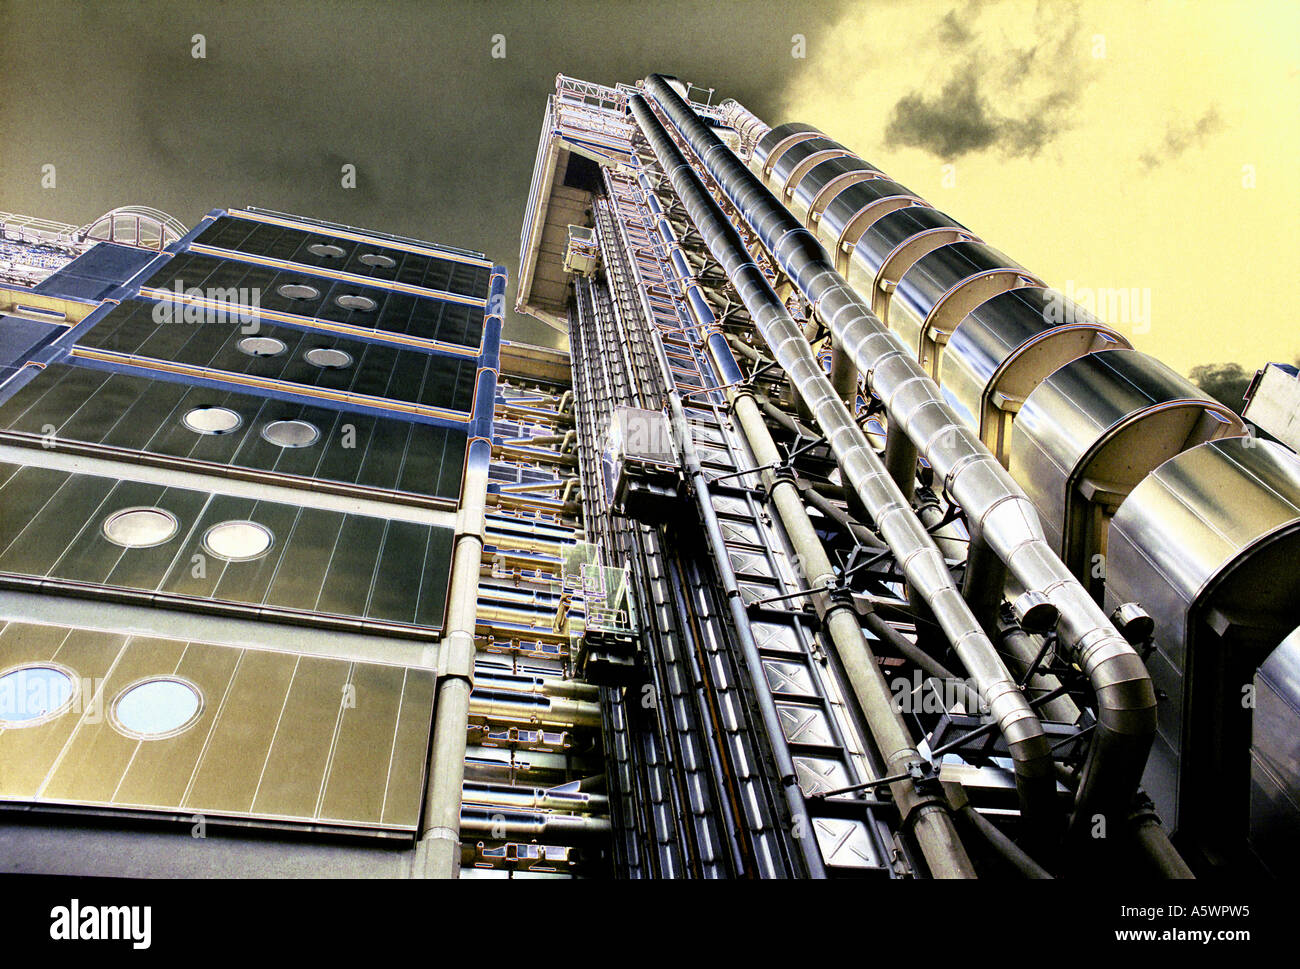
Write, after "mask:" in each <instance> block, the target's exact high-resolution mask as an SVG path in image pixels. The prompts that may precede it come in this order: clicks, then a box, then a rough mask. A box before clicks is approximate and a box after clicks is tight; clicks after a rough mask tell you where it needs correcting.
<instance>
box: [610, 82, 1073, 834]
mask: <svg viewBox="0 0 1300 969" xmlns="http://www.w3.org/2000/svg"><path fill="white" fill-rule="evenodd" d="M652 80H653V79H652ZM662 86H663V87H665V89H667V90H671V89H668V88H667V86H666V85H662ZM657 93H658V92H657V91H656V94H657ZM678 103H679V104H681V105H682V107H683V108H684V109H685V111H686V112H687V113H688V114H689V115H690V116H691V117H692V118H695V120H696V122H697V123H698V122H699V119H698V118H697V117H696V116H695V114H694V112H692V111H691V110H690V108H689V107H686V106H685V104H684V102H681V101H680V99H678ZM630 104H631V108H632V111H633V114H634V115H635V116H636V119H637V121H638V123H639V124H640V125H641V129H642V131H643V132H644V133H645V135H646V137H647V139H648V140H649V142H650V145H651V147H652V148H653V150H654V152H655V155H656V157H657V158H658V159H659V162H660V165H661V166H662V167H663V169H664V171H665V172H666V173H667V175H668V177H669V180H670V181H671V182H672V184H673V187H674V189H676V191H677V194H678V197H679V198H680V199H681V200H682V204H683V206H684V207H685V209H686V211H687V214H688V216H689V217H690V219H691V221H692V223H693V224H694V226H695V227H696V229H697V230H698V231H699V233H700V235H701V237H702V238H703V239H704V241H705V244H706V245H707V246H708V247H709V250H710V252H712V254H713V256H714V258H716V259H717V260H718V262H719V263H721V264H722V267H723V269H724V270H725V271H726V273H727V278H728V279H729V280H730V281H731V284H732V286H734V287H735V289H736V291H737V293H738V294H739V295H740V298H741V301H742V302H743V303H744V304H745V308H746V309H747V310H748V311H749V314H750V316H751V317H752V318H753V320H754V323H755V326H756V328H757V330H758V332H759V334H760V335H761V336H762V337H763V339H764V341H765V342H766V343H767V345H768V348H769V350H770V351H771V353H772V355H773V357H774V359H775V360H776V361H777V362H778V363H779V364H780V365H781V366H782V368H783V369H784V370H785V371H786V374H787V375H788V377H789V379H790V381H791V383H792V384H793V385H794V387H795V388H797V390H798V392H799V395H800V396H801V397H802V398H803V400H804V402H805V403H806V404H807V406H808V409H809V410H810V412H811V413H812V415H813V417H814V419H815V420H816V422H817V425H818V426H819V427H820V428H821V430H822V433H823V434H825V436H826V439H827V442H828V443H829V444H830V447H831V450H832V451H833V452H834V453H835V456H836V459H837V461H838V462H839V465H840V470H841V472H842V473H843V475H844V477H845V480H846V481H847V482H848V483H849V484H850V485H851V486H852V487H853V489H854V491H855V492H856V494H857V495H858V497H859V498H860V499H861V501H862V503H863V505H864V506H865V507H866V509H867V511H868V512H869V513H870V514H871V516H872V519H873V521H874V522H875V524H876V527H877V528H878V529H879V531H880V534H881V537H882V538H884V540H885V542H886V544H887V545H889V547H890V549H891V550H892V551H893V553H894V555H895V556H896V558H897V560H898V564H899V568H900V569H901V570H902V571H903V573H904V575H906V576H907V579H908V581H909V582H910V583H911V584H912V585H913V586H914V587H915V588H916V590H917V591H918V592H919V593H920V594H921V596H922V597H923V598H924V599H925V602H926V604H927V605H928V606H929V607H930V609H931V611H932V612H933V613H934V615H935V618H936V620H937V621H938V623H939V625H940V627H941V628H942V629H943V632H944V634H945V635H946V636H947V637H948V641H949V642H950V643H952V645H953V648H954V649H955V650H956V652H957V655H958V656H959V657H960V658H961V661H962V663H963V664H964V665H965V667H966V669H967V670H969V671H970V673H971V676H972V678H973V679H974V680H975V682H976V683H977V684H979V689H980V693H981V696H982V697H983V699H984V701H985V704H986V705H987V707H988V709H989V710H990V712H991V714H992V716H993V718H994V719H995V720H996V721H997V722H998V724H999V726H1000V727H1001V729H1002V733H1003V736H1004V738H1005V739H1006V743H1007V748H1008V750H1009V751H1010V754H1011V757H1012V760H1013V763H1014V767H1015V773H1016V787H1017V791H1018V792H1019V794H1020V796H1021V804H1022V808H1023V810H1024V811H1025V813H1026V815H1027V816H1028V817H1029V818H1030V819H1031V820H1032V821H1035V822H1045V819H1046V818H1047V817H1048V815H1050V813H1051V809H1052V806H1053V801H1054V799H1055V781H1054V776H1053V771H1052V760H1051V752H1050V750H1049V747H1048V743H1047V737H1046V734H1045V733H1044V732H1043V726H1042V723H1041V722H1040V721H1039V719H1038V716H1037V715H1036V714H1035V713H1034V711H1033V710H1032V708H1031V707H1030V706H1029V703H1028V701H1027V700H1026V699H1025V697H1024V695H1023V694H1022V693H1021V692H1020V690H1019V689H1018V687H1017V686H1016V683H1015V681H1014V680H1013V679H1012V678H1011V675H1010V674H1009V673H1008V672H1007V669H1006V667H1005V666H1004V665H1003V663H1002V660H1001V658H1000V657H999V656H998V654H997V651H996V650H994V648H993V646H992V644H991V643H990V642H989V639H988V637H987V636H986V635H985V634H984V631H983V629H981V628H980V625H979V623H978V622H977V621H976V620H975V617H974V616H973V615H971V613H970V610H969V609H968V608H967V607H966V603H965V601H964V600H963V599H962V597H961V593H960V592H959V591H958V590H957V587H956V585H955V584H954V583H953V580H952V576H951V575H950V574H949V572H948V567H947V563H946V562H945V561H944V558H943V555H942V553H940V551H939V549H938V548H937V547H936V546H935V544H934V541H933V540H932V539H931V537H930V535H929V533H928V532H927V531H926V529H925V526H924V525H922V524H921V522H920V521H919V520H918V519H917V517H916V516H915V515H914V514H913V513H912V509H911V506H910V504H909V502H908V501H907V499H906V498H905V497H904V496H903V494H902V493H901V492H900V491H899V488H898V486H897V485H896V484H895V483H894V482H893V480H891V478H890V477H889V474H888V473H887V472H886V470H885V468H884V466H883V464H882V463H881V461H880V459H879V458H878V457H877V456H876V453H875V451H874V450H872V448H871V445H870V443H869V442H868V441H867V439H866V436H865V435H864V434H863V432H862V430H861V429H860V428H859V427H858V426H857V424H856V423H855V422H854V420H853V416H852V415H851V414H850V413H849V412H848V410H847V409H846V408H845V406H844V403H843V401H841V400H840V398H839V396H838V395H837V394H836V393H835V390H834V388H833V387H832V386H831V384H830V381H829V380H828V379H827V378H826V375H825V372H824V371H823V370H822V368H821V365H820V364H819V363H818V362H817V359H816V357H815V356H814V355H813V353H812V350H811V349H810V348H809V346H808V341H807V340H806V339H805V337H804V335H803V333H802V331H801V330H800V328H799V326H798V324H796V323H795V321H794V320H793V319H792V318H791V317H790V314H789V312H787V310H786V309H785V306H784V304H783V302H782V301H781V299H780V297H778V296H777V294H776V293H775V292H774V291H773V289H772V287H771V286H770V285H769V284H768V281H767V278H766V277H765V276H764V275H763V273H762V271H761V270H760V269H759V268H758V266H757V265H756V264H755V263H754V260H753V258H752V257H751V255H750V254H749V252H748V250H747V249H746V248H745V245H744V242H743V241H742V240H741V238H740V235H739V234H738V233H737V231H736V229H735V228H734V227H733V226H732V225H731V223H730V222H729V221H728V220H727V219H726V217H725V215H724V214H723V212H722V210H721V209H720V208H719V206H718V204H717V202H716V201H714V199H713V197H712V196H710V195H709V193H708V191H707V190H706V189H705V188H704V185H703V184H702V183H701V181H700V179H699V176H698V175H697V174H696V173H695V172H694V170H693V169H692V168H691V167H690V166H689V165H688V164H687V163H686V160H685V159H684V158H683V157H682V155H681V153H680V152H679V151H678V150H677V147H676V146H675V145H674V144H673V142H672V140H671V139H670V138H669V136H668V133H667V131H666V130H665V129H664V128H663V126H662V125H661V124H660V123H659V121H658V119H657V118H656V117H655V116H654V113H653V112H652V111H651V110H650V107H649V105H648V104H647V103H646V102H645V101H644V99H642V98H641V97H639V96H635V97H633V98H632V99H631V101H630ZM709 136H710V137H711V138H713V139H714V141H715V142H717V147H719V148H721V149H722V150H723V151H726V152H727V154H728V156H729V157H731V158H732V159H733V160H735V156H734V155H731V153H730V150H729V149H727V148H726V146H725V145H723V144H722V143H721V142H718V141H717V138H716V136H714V135H712V134H711V133H710V135H709ZM736 164H739V162H738V161H737V162H736ZM773 204H774V205H775V204H776V203H775V200H773ZM782 211H784V210H782ZM748 406H750V407H753V408H754V410H755V413H756V412H757V405H755V404H754V403H753V401H752V399H751V400H749V402H748ZM776 460H778V459H777V458H774V459H773V460H772V461H764V462H762V463H775V461H776ZM783 493H785V494H789V495H790V498H791V500H793V501H794V502H796V503H797V504H798V505H799V508H800V509H802V507H803V506H802V502H801V501H799V495H798V491H797V489H795V488H794V486H793V483H791V485H790V488H789V490H788V491H784V492H783ZM773 498H774V500H776V498H777V496H776V494H774V495H773ZM783 517H784V516H783ZM804 519H805V521H806V514H805V516H804ZM808 528H809V530H811V525H809V526H808ZM814 543H815V544H817V547H818V548H819V549H820V543H819V542H816V539H815V533H814ZM834 581H835V576H834V574H833V573H830V574H828V575H827V576H825V577H824V578H823V577H817V578H816V579H814V577H813V576H811V575H810V576H809V582H810V583H813V584H817V583H818V582H820V583H821V584H826V585H829V584H833V583H834ZM854 626H855V628H856V627H857V623H856V619H854ZM858 637H859V639H860V638H861V631H860V629H859V630H858Z"/></svg>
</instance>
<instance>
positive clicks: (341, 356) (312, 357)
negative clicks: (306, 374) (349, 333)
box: [304, 347, 352, 370]
mask: <svg viewBox="0 0 1300 969" xmlns="http://www.w3.org/2000/svg"><path fill="white" fill-rule="evenodd" d="M304 356H305V358H306V360H307V362H308V363H310V364H311V365H312V366H313V367H320V368H321V369H322V370H342V369H343V368H344V367H350V366H352V354H350V353H345V352H344V351H342V350H334V349H332V348H330V347H317V348H316V349H315V350H308V351H307V352H306V354H304Z"/></svg>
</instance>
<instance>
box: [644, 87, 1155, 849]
mask: <svg viewBox="0 0 1300 969" xmlns="http://www.w3.org/2000/svg"><path fill="white" fill-rule="evenodd" d="M645 86H646V89H647V90H648V91H649V93H650V94H651V95H652V96H653V97H654V98H655V100H656V101H657V102H658V103H659V105H660V106H661V107H662V109H663V110H664V112H665V114H666V115H667V116H668V118H669V119H670V120H671V122H672V123H673V125H674V126H675V127H676V128H677V129H678V131H679V132H680V133H681V135H682V137H683V138H684V140H685V141H686V142H687V143H688V144H689V145H690V147H691V149H692V151H694V153H695V154H696V155H697V156H698V157H699V158H700V160H701V162H702V163H703V165H704V167H705V168H706V169H707V170H708V172H709V174H710V175H711V176H712V177H713V178H714V180H715V181H716V182H717V183H718V185H719V186H721V188H722V191H723V193H724V194H725V195H726V196H727V198H728V199H729V200H730V201H731V202H732V204H733V205H735V207H736V208H737V210H738V211H739V212H740V213H741V216H742V217H743V218H744V219H745V221H746V222H747V223H748V225H749V227H750V228H752V229H753V230H754V231H755V233H756V234H757V235H758V238H759V239H760V241H761V242H762V243H763V244H764V246H766V247H767V249H768V250H769V251H770V252H771V253H772V255H773V256H774V258H775V259H776V261H777V263H778V265H779V266H780V267H781V269H782V270H783V271H784V272H785V273H786V275H787V276H789V277H790V279H791V280H792V281H793V282H794V284H795V286H796V287H797V288H798V290H799V292H800V293H801V294H802V295H803V296H804V298H806V299H807V300H808V301H809V302H810V303H811V304H812V306H813V310H814V313H815V314H816V316H817V317H818V318H819V319H820V320H821V321H822V322H823V323H825V324H826V326H827V327H828V328H829V329H830V331H831V334H832V337H833V339H836V340H838V341H839V342H840V344H841V345H842V346H843V347H844V348H845V349H846V350H847V351H848V352H849V353H850V354H851V355H852V356H853V358H854V360H855V362H856V363H857V365H858V368H859V370H860V371H862V372H863V373H864V374H866V375H867V379H868V382H869V384H870V386H871V389H872V390H873V391H874V392H875V393H876V394H877V395H878V396H879V397H880V399H881V400H882V401H883V402H884V404H885V407H886V409H887V411H888V414H889V418H890V421H891V423H892V424H894V425H895V426H899V427H901V428H902V429H903V430H904V431H905V432H906V434H907V436H908V437H909V438H910V439H911V440H912V441H913V442H914V443H915V444H916V445H917V447H918V449H919V450H920V452H921V453H922V454H923V455H924V456H925V457H926V459H927V460H928V461H929V462H930V465H931V466H932V467H933V469H934V472H935V476H936V478H938V479H939V480H941V481H943V482H944V486H945V488H946V489H947V491H948V493H949V494H950V495H952V497H953V499H954V500H955V501H956V502H957V503H958V504H960V505H961V506H962V508H963V510H964V511H965V513H966V516H967V521H968V522H969V523H970V525H971V530H972V532H975V533H977V534H979V535H980V536H981V538H982V539H983V540H985V541H987V543H988V545H989V548H990V549H991V550H992V551H993V552H994V553H995V554H996V555H997V557H998V558H999V559H1001V560H1002V561H1003V562H1004V563H1005V564H1006V566H1007V568H1008V570H1009V571H1010V573H1011V574H1012V575H1013V576H1014V578H1015V579H1016V580H1017V581H1018V582H1019V584H1020V585H1021V586H1023V588H1024V589H1025V590H1027V591H1028V592H1030V593H1038V594H1039V595H1041V596H1043V597H1045V598H1046V599H1047V600H1048V601H1049V602H1050V603H1051V604H1052V605H1053V606H1054V607H1055V608H1056V611H1057V614H1058V617H1059V618H1058V624H1057V628H1058V630H1059V633H1060V636H1061V640H1062V642H1063V644H1064V645H1065V646H1066V648H1067V649H1068V651H1069V653H1070V655H1071V658H1072V659H1074V660H1075V661H1076V662H1077V663H1078V664H1079V665H1080V667H1081V668H1082V669H1083V670H1084V672H1085V673H1086V674H1087V676H1088V678H1089V681H1090V682H1091V684H1092V686H1093V689H1094V691H1095V693H1096V696H1097V710H1098V724H1097V729H1096V731H1095V734H1094V739H1093V742H1092V744H1091V745H1090V748H1089V757H1088V761H1087V763H1086V764H1085V767H1084V771H1083V776H1082V779H1081V783H1080V785H1079V791H1078V795H1077V799H1076V804H1075V814H1074V819H1073V821H1074V824H1075V825H1076V826H1086V825H1087V824H1089V822H1090V819H1091V816H1092V815H1093V814H1094V813H1096V812H1100V813H1104V814H1107V815H1113V816H1114V820H1115V821H1116V822H1117V823H1122V812H1123V811H1124V810H1125V809H1126V808H1127V805H1128V802H1129V799H1130V797H1131V796H1132V794H1133V792H1134V791H1135V790H1136V789H1137V785H1138V782H1139V780H1140V779H1141V776H1142V771H1143V768H1144V766H1145V763H1146V757H1147V753H1148V751H1149V749H1150V745H1151V741H1152V738H1153V737H1154V734H1155V726H1156V699H1155V691H1154V689H1153V687H1152V685H1151V680H1150V677H1149V676H1148V675H1147V671H1146V667H1145V665H1144V664H1143V663H1142V660H1141V659H1140V658H1139V657H1138V655H1137V653H1136V652H1134V650H1133V648H1132V647H1131V646H1130V645H1129V644H1128V642H1127V641H1126V640H1125V639H1124V638H1123V637H1122V636H1121V635H1120V634H1119V633H1118V632H1116V631H1115V629H1114V627H1113V626H1112V625H1111V624H1110V622H1109V620H1107V618H1106V616H1105V614H1104V613H1103V612H1102V611H1101V609H1100V608H1099V607H1098V606H1097V604H1096V603H1095V602H1094V601H1093V600H1092V598H1091V597H1090V596H1089V595H1088V593H1087V592H1086V591H1085V590H1084V588H1083V587H1082V586H1081V585H1080V584H1079V582H1078V581H1077V580H1076V579H1075V577H1074V576H1073V575H1072V574H1071V573H1070V572H1069V570H1068V569H1067V568H1066V567H1065V566H1064V564H1062V562H1061V561H1060V559H1059V558H1057V556H1056V555H1055V554H1054V553H1053V552H1052V550H1051V548H1050V547H1049V546H1048V544H1047V542H1046V541H1045V539H1044V536H1043V532H1042V526H1041V524H1040V523H1039V521H1038V516H1037V514H1036V512H1035V510H1034V507H1033V505H1032V504H1031V503H1030V501H1029V499H1028V498H1027V497H1026V496H1025V494H1024V492H1023V491H1022V490H1021V489H1020V487H1019V486H1018V485H1017V484H1016V482H1015V481H1014V480H1013V479H1012V478H1011V476H1010V475H1009V474H1008V473H1007V472H1006V470H1005V469H1004V468H1003V467H1002V466H1001V464H1000V463H999V462H998V461H997V459H996V458H995V457H994V456H993V455H992V454H991V453H990V452H989V451H988V449H987V448H986V447H985V446H984V444H983V443H982V442H981V441H980V440H979V438H978V437H977V436H976V435H975V434H974V433H973V432H971V430H970V429H969V428H968V427H967V426H966V425H965V424H964V423H963V422H962V420H961V419H960V418H959V417H958V416H957V415H956V414H955V413H953V411H952V409H951V408H950V407H949V406H948V404H947V403H946V402H945V401H944V399H943V397H942V395H941V393H940V391H939V388H938V386H937V385H936V384H935V383H934V381H933V380H931V379H930V377H929V375H928V374H927V373H926V371H925V370H924V369H923V368H922V367H921V365H920V364H919V363H918V362H917V361H916V360H915V359H914V358H913V357H912V355H911V354H910V353H909V352H908V350H907V348H906V347H905V346H904V344H903V342H902V341H901V340H900V339H899V338H898V336H897V335H896V334H894V333H892V332H890V331H889V330H888V329H887V328H886V327H885V325H884V324H883V323H882V322H881V321H880V320H879V319H878V318H877V317H876V316H875V314H874V313H872V311H871V309H870V307H869V306H868V305H867V304H866V303H865V302H864V301H863V300H862V299H861V298H860V297H859V296H858V294H857V293H856V292H854V290H853V289H852V288H851V287H850V286H849V285H848V283H847V282H846V281H845V280H844V278H843V277H842V276H841V275H840V274H839V273H838V272H836V271H835V268H834V265H833V264H832V262H831V261H830V259H829V257H828V256H827V254H826V252H825V250H824V249H823V248H822V246H821V244H820V243H819V242H818V241H817V240H816V238H814V237H813V235H812V234H811V233H810V232H809V231H808V230H807V229H805V228H803V226H801V225H800V224H799V222H798V220H797V219H795V217H794V216H793V215H792V214H791V213H790V212H789V211H788V210H787V209H786V208H785V206H783V205H782V204H781V203H780V202H779V201H778V200H777V199H776V198H775V197H774V196H773V195H772V193H771V192H770V191H769V190H768V189H767V188H766V187H765V186H764V185H763V184H762V182H761V181H759V179H758V177H757V176H755V175H754V174H753V173H752V172H750V171H749V169H748V168H746V167H745V165H744V164H743V163H742V162H741V161H740V160H739V159H738V158H737V157H736V156H735V154H734V153H733V152H732V151H731V149H729V148H728V147H727V146H726V145H725V144H723V142H722V141H721V140H720V139H719V138H718V137H717V135H715V134H714V133H713V131H712V130H711V129H710V128H709V127H708V126H707V125H706V124H704V122H703V121H701V119H700V118H699V116H697V115H696V114H695V112H694V111H693V110H692V109H691V107H690V106H689V105H688V104H687V103H686V102H685V101H683V100H682V99H681V97H679V96H678V95H677V93H676V91H674V90H673V88H672V87H671V85H669V83H668V82H667V81H666V80H665V79H664V78H663V77H662V76H660V75H652V76H651V77H649V78H648V79H647V80H646V82H645ZM707 197H708V196H707V193H706V198H707ZM709 202H710V203H711V204H712V205H713V206H714V207H715V208H716V203H713V202H712V199H711V198H710V199H709ZM728 228H730V226H729V225H728ZM731 234H732V236H734V237H735V241H736V242H739V236H738V235H736V234H735V232H734V229H733V230H731ZM736 269H737V273H738V277H739V279H740V280H741V283H742V284H743V287H744V288H741V287H739V286H738V289H740V290H741V293H742V298H743V297H744V296H745V295H746V294H747V293H749V294H752V293H753V292H754V291H755V290H756V289H759V288H760V283H761V286H764V287H765V286H766V281H765V280H764V279H763V277H762V274H761V273H760V272H759V271H758V270H757V268H756V267H753V266H752V263H751V265H750V266H749V267H746V266H743V265H737V266H736ZM755 277H757V278H755ZM777 309H779V308H777ZM777 309H767V310H765V311H764V313H765V315H764V316H762V317H760V316H759V315H758V314H757V313H755V311H754V310H753V309H751V311H750V312H751V315H753V316H754V318H755V322H756V324H758V325H759V326H760V329H773V330H779V331H780V332H781V335H780V336H777V337H776V339H777V340H778V341H780V342H778V343H776V344H770V345H771V346H772V349H773V351H774V352H777V353H778V354H779V355H781V356H786V357H789V358H790V360H791V365H792V366H797V367H798V368H799V372H798V373H796V372H792V371H790V370H789V368H787V372H789V373H790V375H791V379H792V380H804V379H811V377H812V375H811V374H810V373H808V370H809V365H808V363H807V362H806V361H805V360H804V359H803V358H805V357H806V358H811V353H810V352H809V351H808V350H807V344H806V343H803V353H802V354H801V353H799V348H798V347H795V346H794V340H793V338H792V337H791V336H790V334H789V333H788V331H787V327H786V326H785V325H784V324H785V321H783V320H782V319H781V318H780V317H781V315H782V313H781V312H778V311H777ZM787 319H788V316H787ZM774 335H775V333H774ZM826 409H827V410H828V411H829V410H830V408H826ZM823 429H824V430H825V428H823ZM845 436H847V432H843V433H841V432H836V434H835V435H834V436H833V437H832V441H833V443H834V442H835V441H842V440H843V438H844V437H845ZM873 457H874V455H873ZM847 470H848V468H847V466H846V471H847ZM868 507H870V506H868ZM894 517H899V516H894ZM881 524H882V525H883V523H881ZM891 547H892V543H891ZM909 578H910V576H909ZM932 608H933V606H932ZM936 614H937V610H936ZM945 631H947V630H945ZM999 665H1000V663H999ZM968 668H969V664H968ZM971 672H972V674H974V673H975V670H973V669H972V670H971Z"/></svg>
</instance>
